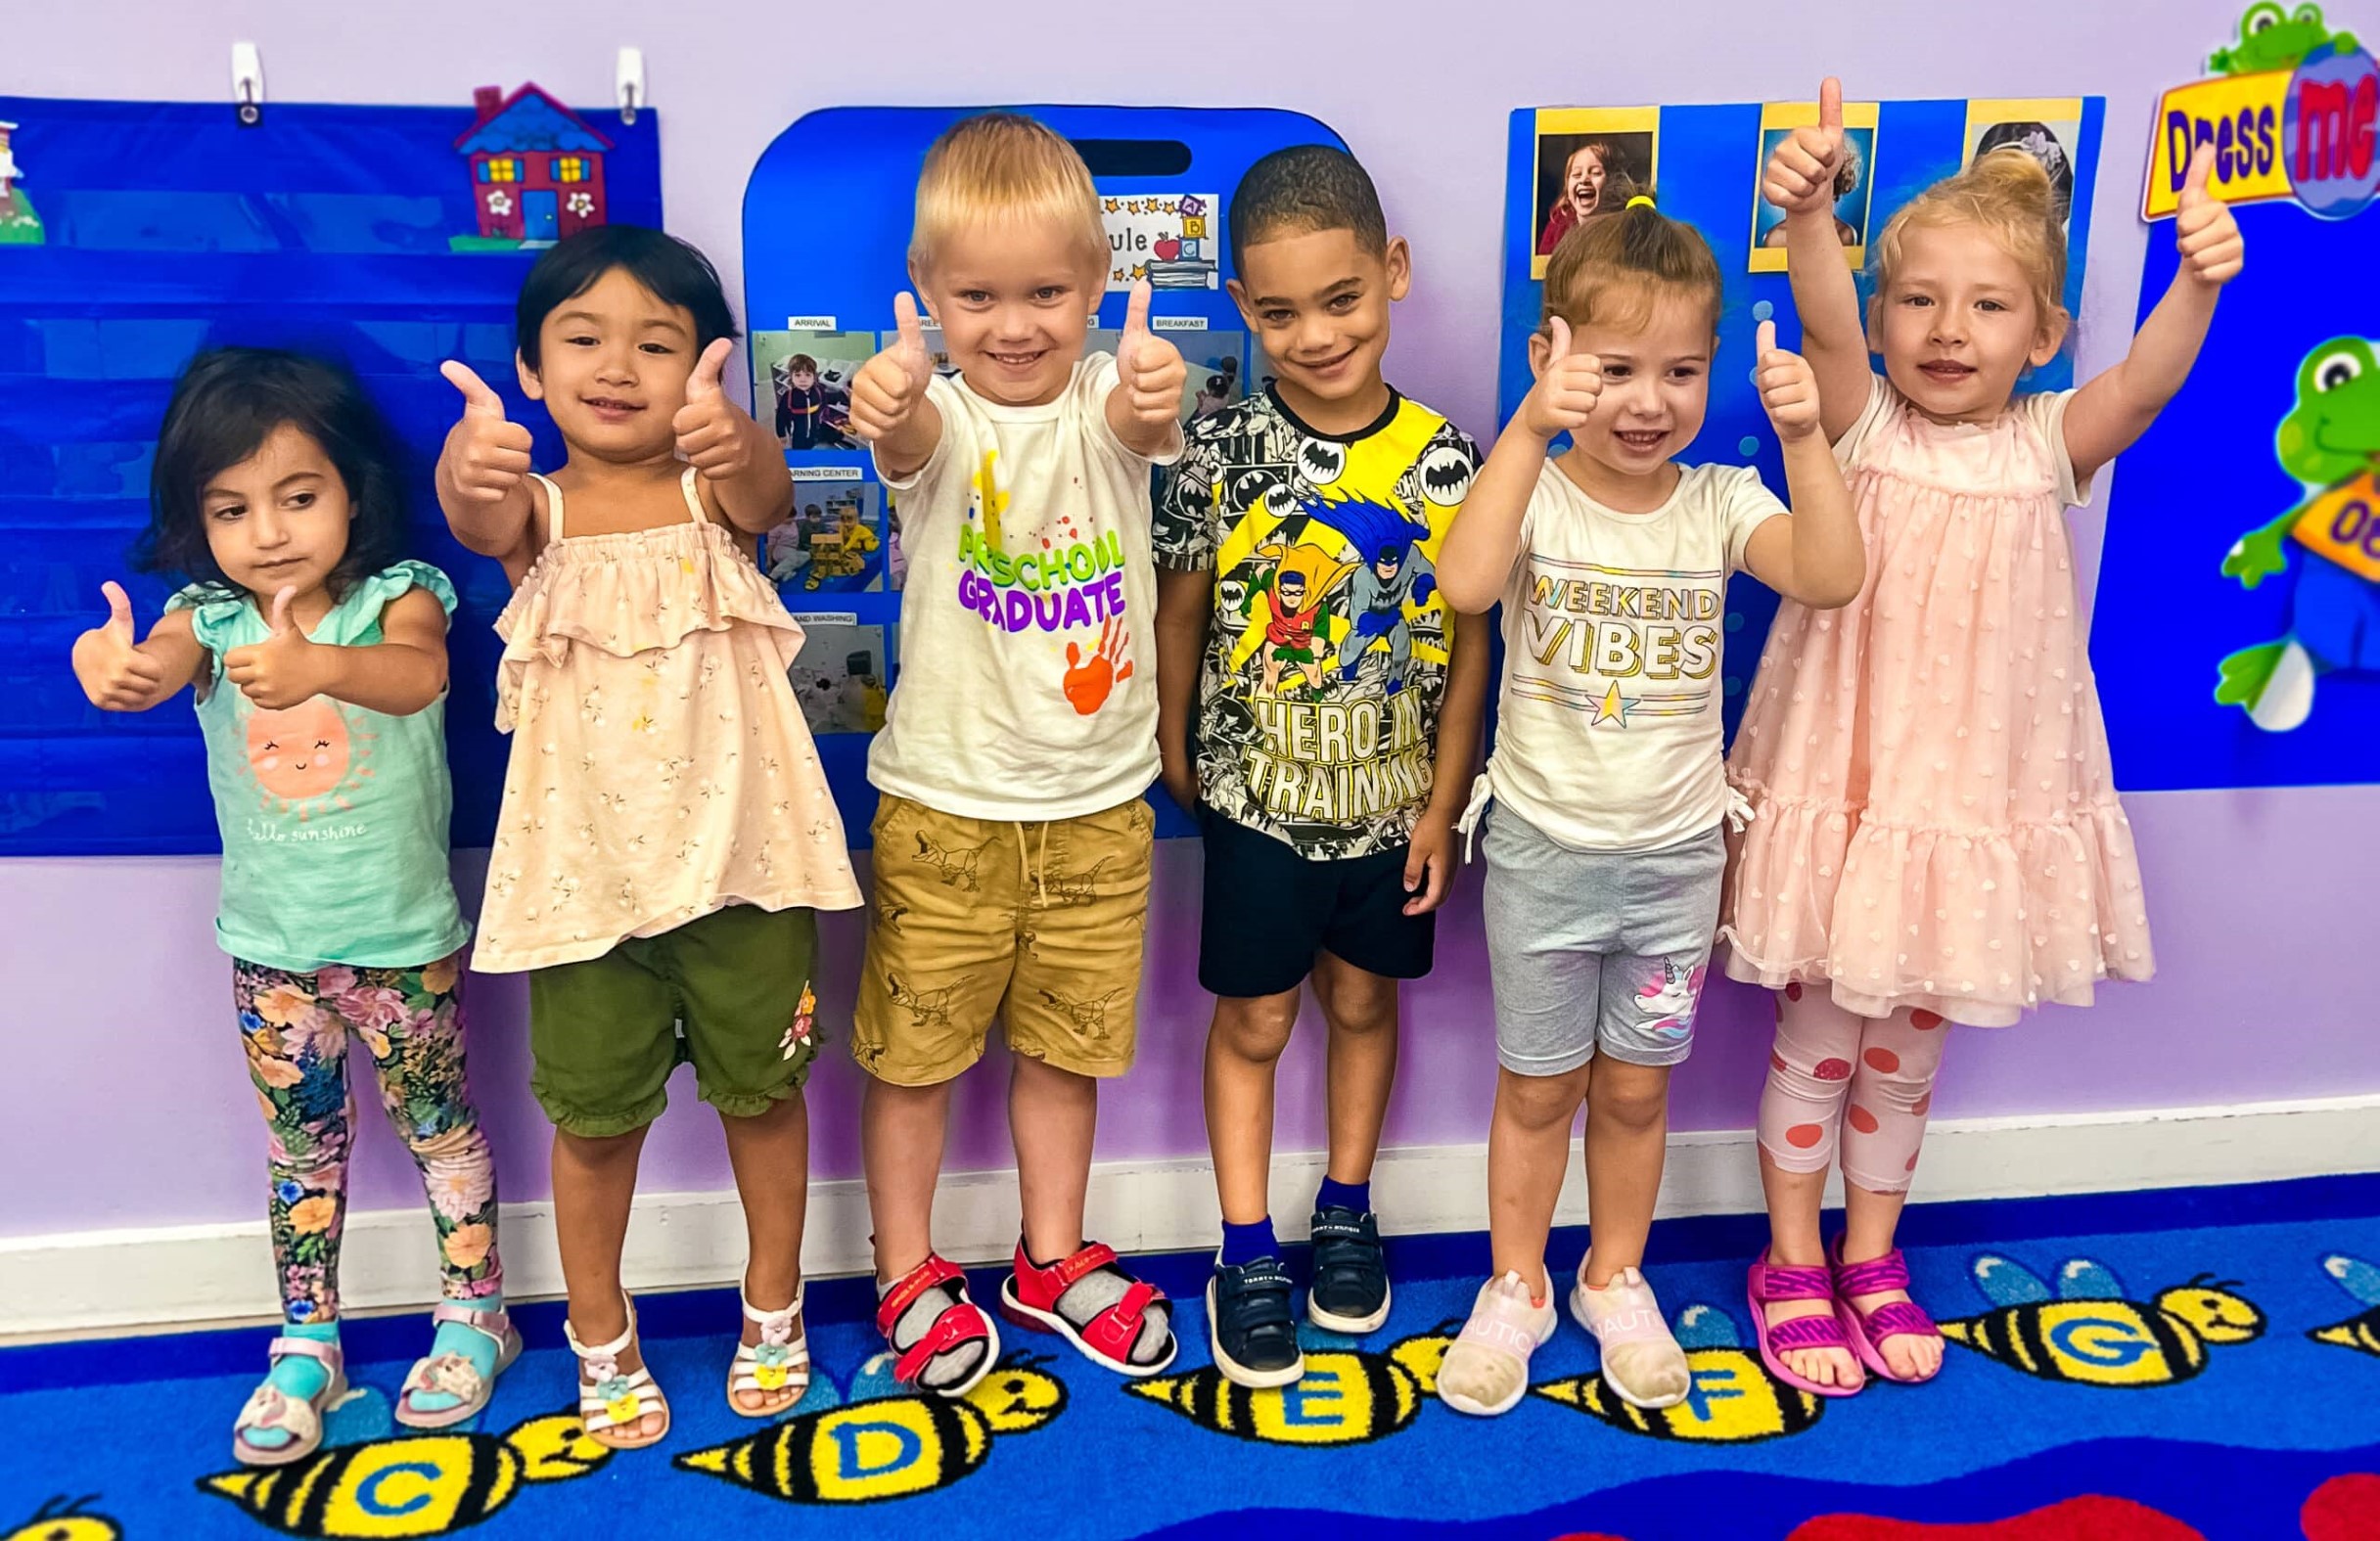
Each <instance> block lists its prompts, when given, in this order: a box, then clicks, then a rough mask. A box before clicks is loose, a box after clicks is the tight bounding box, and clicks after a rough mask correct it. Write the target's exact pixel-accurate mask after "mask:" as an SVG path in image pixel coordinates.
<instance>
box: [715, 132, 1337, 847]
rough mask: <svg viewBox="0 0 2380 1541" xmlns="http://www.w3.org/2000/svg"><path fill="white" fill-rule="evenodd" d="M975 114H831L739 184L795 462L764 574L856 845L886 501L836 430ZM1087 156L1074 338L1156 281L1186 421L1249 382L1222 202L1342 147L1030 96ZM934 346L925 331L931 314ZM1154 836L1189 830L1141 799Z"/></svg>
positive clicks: (865, 814)
mask: <svg viewBox="0 0 2380 1541" xmlns="http://www.w3.org/2000/svg"><path fill="white" fill-rule="evenodd" d="M980 111H983V109H979V108H836V109H831V110H828V111H825V112H818V113H809V114H807V115H806V116H803V117H802V118H801V119H800V120H799V121H797V122H796V123H794V125H793V126H792V127H790V128H788V129H786V131H785V132H784V133H782V134H780V135H778V136H777V139H776V142H775V143H773V144H771V145H770V146H769V148H768V150H767V152H766V153H765V154H763V155H762V156H761V158H760V163H759V164H758V165H757V166H756V167H755V168H754V170H753V174H752V181H751V183H750V184H749V185H748V186H747V187H746V189H745V193H744V274H745V325H746V326H747V328H748V329H749V330H750V333H751V358H752V364H753V403H754V411H755V415H756V416H757V417H758V418H759V420H760V421H761V423H763V424H764V425H773V426H774V427H775V429H776V431H777V434H778V437H779V439H780V441H781V442H783V443H784V445H785V446H786V460H787V462H788V464H789V465H791V466H792V468H793V474H794V478H795V490H796V496H795V500H794V520H793V521H792V522H791V523H789V524H788V525H786V526H785V527H784V528H782V529H780V530H778V531H776V532H774V533H772V534H771V535H770V536H769V538H768V540H767V541H766V542H765V543H764V544H763V546H762V551H761V562H762V566H763V567H764V568H765V569H766V570H767V571H768V572H769V573H770V574H771V576H773V577H775V578H776V579H777V582H778V590H779V592H780V593H781V594H782V595H783V596H784V598H785V603H786V605H787V607H788V608H789V609H791V610H792V611H793V612H795V614H796V615H797V616H798V617H799V618H800V619H801V623H802V626H803V628H804V631H805V633H806V640H805V642H804V644H803V647H802V652H801V657H800V658H798V659H797V660H796V662H795V664H794V677H795V678H794V683H795V690H796V693H797V695H799V696H800V697H801V701H802V703H803V709H804V712H805V713H806V715H807V716H808V718H809V722H810V729H811V732H812V734H813V735H815V737H816V739H817V743H818V754H819V758H820V760H821V761H822V762H823V763H824V765H825V766H826V770H827V777H828V780H829V782H830V784H831V785H832V786H833V787H834V789H835V798H836V802H837V804H838V805H839V806H840V808H841V809H842V812H843V820H844V826H845V828H846V829H847V830H848V831H849V832H850V834H851V838H852V840H853V842H854V843H864V842H865V840H866V838H867V830H868V826H869V823H870V821H871V819H872V818H873V817H874V812H875V793H873V792H872V791H871V790H870V788H869V786H868V781H867V752H868V742H869V738H870V736H871V735H872V734H873V733H874V731H875V730H876V729H877V728H879V727H881V726H882V725H883V723H884V709H885V701H886V697H887V694H888V693H889V691H890V690H891V689H892V687H893V684H894V683H895V680H896V676H897V673H898V661H897V660H898V655H899V622H900V606H901V583H902V580H903V577H904V575H905V568H906V563H905V561H904V559H903V557H902V554H901V551H900V532H899V510H898V508H897V506H896V503H895V502H894V501H893V500H890V499H888V498H887V496H886V489H885V488H884V486H883V485H882V484H881V483H879V482H878V481H877V480H876V476H875V472H874V470H873V468H872V467H871V466H870V464H869V461H868V456H867V452H866V450H865V449H864V448H862V447H860V446H859V445H858V444H857V441H856V440H854V439H852V438H851V437H850V436H849V435H848V433H847V431H846V430H847V419H846V416H845V414H846V410H847V404H848V400H849V385H850V378H851V376H852V375H853V374H855V373H856V372H857V371H858V368H859V366H860V365H861V364H863V363H865V362H866V361H867V359H868V357H869V356H870V355H871V354H873V353H874V352H875V351H876V350H877V348H878V347H879V346H880V345H882V343H883V342H884V341H887V340H890V337H891V334H892V332H893V295H896V294H897V293H899V292H900V291H902V290H904V289H907V288H908V287H909V279H908V249H909V226H910V217H909V215H910V207H911V201H912V194H913V192H914V189H915V188H916V185H917V175H918V170H919V168H920V166H922V165H923V163H924V161H925V156H926V151H927V148H928V147H929V146H931V145H932V144H933V142H934V140H935V138H936V137H937V136H938V135H939V134H940V133H941V132H942V130H943V129H945V128H948V127H949V126H950V125H951V124H952V123H954V122H956V121H958V120H959V119H960V118H962V117H965V116H968V115H970V114H972V113H976V112H980ZM1015 111H1018V112H1024V113H1030V114H1031V115H1032V116H1034V117H1036V118H1039V119H1040V120H1041V121H1043V122H1045V123H1047V124H1049V126H1050V127H1052V128H1054V129H1056V130H1057V131H1058V132H1059V133H1061V134H1064V135H1065V136H1066V137H1067V138H1068V139H1070V140H1072V141H1073V142H1074V143H1075V145H1076V148H1077V149H1078V150H1080V151H1081V152H1082V155H1083V159H1084V160H1085V161H1086V162H1087V163H1088V164H1089V166H1090V168H1091V173H1092V178H1093V180H1094V181H1095V182H1096V184H1097V185H1098V188H1099V192H1100V195H1101V198H1102V200H1103V202H1104V204H1105V214H1106V219H1107V225H1108V237H1109V242H1110V245H1111V247H1112V248H1113V249H1114V251H1115V258H1114V262H1115V265H1114V267H1113V268H1112V269H1111V271H1110V273H1109V282H1108V294H1107V297H1106V299H1105V301H1104V302H1103V303H1102V305H1101V307H1100V321H1099V324H1098V326H1097V327H1095V328H1094V329H1093V330H1092V332H1091V335H1090V340H1089V342H1088V346H1089V347H1091V348H1094V349H1099V348H1105V349H1109V350H1113V349H1114V347H1115V343H1116V339H1117V337H1118V336H1119V335H1120V333H1121V328H1122V325H1123V309H1124V297H1125V291H1126V290H1128V289H1129V288H1130V287H1131V285H1132V283H1133V282H1134V281H1136V280H1138V279H1142V278H1146V279H1147V280H1148V281H1149V282H1150V284H1151V285H1152V286H1153V288H1154V289H1155V291H1156V295H1155V299H1154V303H1153V305H1152V310H1151V317H1150V324H1151V326H1152V327H1153V328H1154V329H1156V330H1158V331H1160V332H1164V333H1166V334H1167V337H1168V338H1169V339H1170V340H1172V341H1173V343H1174V344H1175V345H1176V346H1178V347H1179V348H1180V349H1181V351H1182V357H1183V359H1184V361H1185V362H1187V363H1188V365H1189V379H1188V381H1187V383H1186V384H1185V385H1184V387H1183V392H1182V415H1183V417H1184V418H1185V419H1191V418H1195V417H1198V416H1201V415H1203V414H1205V413H1207V412H1211V411H1214V410H1218V409H1220V408H1221V407H1224V406H1227V405H1229V404H1230V403H1231V402H1233V401H1236V400H1239V399H1240V398H1242V397H1243V396H1245V395H1246V394H1247V393H1248V391H1249V390H1250V389H1252V388H1258V387H1260V385H1262V383H1263V379H1264V370H1265V366H1264V360H1263V358H1262V357H1261V355H1260V354H1259V353H1257V352H1255V351H1254V350H1253V349H1252V347H1251V340H1250V338H1249V335H1248V333H1247V330H1246V328H1245V325H1244V323H1243V322H1242V321H1241V319H1240V315H1239V312H1238V310H1236V309H1235V308H1234V307H1233V305H1232V303H1231V297H1230V296H1229V295H1226V294H1225V293H1224V292H1223V284H1224V283H1225V282H1226V281H1228V280H1229V279H1230V278H1231V276H1232V272H1231V264H1230V256H1229V253H1228V252H1227V251H1226V249H1225V243H1224V241H1223V229H1224V217H1225V211H1224V204H1225V202H1226V201H1227V200H1228V199H1229V198H1230V196H1231V193H1232V191H1233V190H1234V189H1235V188H1237V187H1238V186H1239V183H1240V178H1241V176H1242V175H1243V174H1245V173H1246V171H1247V170H1248V168H1249V167H1250V166H1252V165H1254V164H1255V163H1256V162H1257V161H1258V160H1259V159H1262V158H1263V157H1264V156H1266V155H1269V154H1270V153H1271V152H1273V151H1275V150H1280V149H1284V148H1286V147H1288V146H1291V145H1302V144H1330V145H1338V144H1340V143H1341V141H1340V139H1339V136H1338V135H1336V134H1334V133H1333V132H1331V130H1330V129H1329V128H1327V127H1326V126H1324V125H1323V124H1321V123H1319V122H1317V121H1315V120H1314V119H1313V118H1310V117H1306V116H1304V115H1303V114H1301V113H1286V112H1276V111H1271V110H1267V109H1194V108H1123V107H1030V108H1019V109H1015ZM926 340H927V345H928V347H929V349H933V348H934V347H935V344H936V342H937V340H938V335H937V333H936V330H935V329H934V328H933V327H932V326H928V328H927V330H926ZM1151 802H1152V804H1153V805H1154V806H1155V807H1156V809H1157V814H1158V833H1159V834H1160V835H1161V836H1166V835H1190V834H1194V833H1196V828H1195V826H1193V825H1192V824H1191V823H1190V822H1189V820H1187V819H1186V818H1184V817H1183V816H1182V815H1181V813H1180V811H1179V810H1178V809H1176V808H1175V807H1174V806H1173V804H1172V801H1171V799H1169V798H1167V797H1163V796H1156V797H1153V798H1152V799H1151Z"/></svg>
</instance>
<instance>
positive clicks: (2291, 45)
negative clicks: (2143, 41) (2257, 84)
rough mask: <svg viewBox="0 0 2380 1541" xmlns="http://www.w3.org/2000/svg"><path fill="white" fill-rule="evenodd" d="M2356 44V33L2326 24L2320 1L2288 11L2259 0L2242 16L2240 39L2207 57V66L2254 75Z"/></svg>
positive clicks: (2292, 66) (2217, 70)
mask: <svg viewBox="0 0 2380 1541" xmlns="http://www.w3.org/2000/svg"><path fill="white" fill-rule="evenodd" d="M2355 47H2356V39H2355V34H2354V33H2352V32H2337V33H2333V32H2332V31H2330V30H2329V29H2328V28H2327V27H2325V26H2324V25H2323V24H2322V8H2321V7H2320V6H2318V5H2302V6H2299V7H2298V8H2297V9H2296V10H2295V11H2284V10H2282V9H2281V8H2280V7H2279V6H2278V5H2275V4H2273V3H2272V0H2258V3H2257V4H2255V5H2252V6H2250V7H2249V8H2248V14H2247V15H2245V16H2243V17H2241V18H2240V19H2239V41H2238V42H2237V43H2235V44H2234V45H2232V46H2231V47H2229V48H2219V49H2217V50H2216V51H2215V53H2214V55H2213V56H2212V57H2211V58H2209V59H2208V60H2207V68H2209V69H2211V70H2213V71H2214V72H2215V73H2217V74H2219V75H2253V74H2259V73H2261V72H2263V71H2265V70H2267V69H2295V68H2297V67H2298V66H2300V65H2302V64H2304V63H2305V62H2306V61H2307V60H2308V59H2309V58H2310V57H2311V56H2313V55H2315V54H2319V53H2326V52H2330V51H2333V50H2335V51H2337V52H2339V53H2343V54H2344V53H2349V52H2352V51H2353V50H2354V48H2355Z"/></svg>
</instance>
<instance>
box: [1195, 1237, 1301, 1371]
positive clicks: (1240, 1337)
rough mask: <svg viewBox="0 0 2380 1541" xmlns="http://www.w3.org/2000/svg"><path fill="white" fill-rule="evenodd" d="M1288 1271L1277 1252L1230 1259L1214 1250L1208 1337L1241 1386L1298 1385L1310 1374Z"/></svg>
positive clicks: (1218, 1360)
mask: <svg viewBox="0 0 2380 1541" xmlns="http://www.w3.org/2000/svg"><path fill="white" fill-rule="evenodd" d="M1289 1295H1290V1286H1289V1273H1288V1271H1287V1270H1286V1269H1284V1268H1283V1267H1282V1266H1281V1259H1279V1258H1278V1257H1259V1258H1257V1259H1256V1260H1255V1261H1253V1262H1246V1263H1240V1264H1237V1265H1231V1264H1226V1263H1225V1262H1224V1261H1223V1260H1222V1254H1221V1253H1220V1252H1218V1253H1216V1254H1215V1263H1214V1277H1213V1278H1212V1279H1210V1280H1208V1281H1207V1337H1208V1340H1209V1341H1210V1342H1212V1343H1213V1345H1214V1364H1215V1368H1216V1369H1218V1370H1220V1371H1222V1372H1223V1378H1224V1379H1225V1380H1227V1381H1230V1382H1233V1383H1235V1384H1238V1385H1246V1386H1255V1387H1258V1388H1259V1389H1260V1388H1262V1387H1264V1386H1268V1385H1295V1384H1296V1383H1297V1382H1298V1381H1299V1380H1300V1379H1301V1378H1303V1377H1304V1374H1305V1356H1304V1354H1303V1353H1301V1352H1299V1350H1298V1325H1297V1322H1296V1321H1295V1319H1294V1316H1293V1313H1292V1312H1291V1310H1290V1308H1289Z"/></svg>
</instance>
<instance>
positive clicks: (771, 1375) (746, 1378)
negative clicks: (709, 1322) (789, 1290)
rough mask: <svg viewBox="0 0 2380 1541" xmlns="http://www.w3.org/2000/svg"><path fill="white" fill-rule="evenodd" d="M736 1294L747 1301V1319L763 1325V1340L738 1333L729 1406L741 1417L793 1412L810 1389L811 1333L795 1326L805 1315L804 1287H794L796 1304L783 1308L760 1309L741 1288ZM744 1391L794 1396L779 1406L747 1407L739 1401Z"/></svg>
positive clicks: (730, 1373)
mask: <svg viewBox="0 0 2380 1541" xmlns="http://www.w3.org/2000/svg"><path fill="white" fill-rule="evenodd" d="M736 1295H737V1298H738V1299H740V1300H742V1301H743V1305H744V1319H745V1320H746V1321H748V1322H757V1323H758V1324H759V1326H760V1340H759V1341H758V1342H756V1343H747V1342H743V1341H741V1340H740V1338H741V1337H742V1335H741V1334H739V1335H738V1337H739V1341H738V1342H737V1343H736V1356H735V1358H733V1359H732V1360H730V1361H728V1365H727V1405H728V1407H729V1408H731V1409H733V1410H734V1412H735V1415H736V1416H737V1417H738V1418H775V1417H777V1416H779V1415H780V1414H783V1413H788V1412H791V1411H792V1410H793V1408H794V1406H795V1404H796V1403H799V1402H800V1401H801V1398H802V1397H803V1396H804V1395H805V1394H807V1392H808V1391H809V1388H810V1342H809V1333H808V1331H807V1330H806V1328H805V1327H797V1326H796V1325H795V1323H796V1322H797V1320H798V1319H799V1318H800V1317H801V1286H800V1285H796V1286H795V1287H794V1303H793V1304H791V1305H789V1306H787V1307H786V1308H785V1309H784V1310H782V1311H763V1310H760V1309H758V1308H757V1307H755V1305H754V1304H753V1303H752V1300H751V1298H750V1297H749V1296H747V1295H745V1293H744V1292H743V1291H741V1290H738V1291H737V1292H736ZM743 1391H757V1392H760V1393H762V1394H763V1395H774V1394H775V1393H777V1392H779V1391H791V1392H792V1393H793V1396H792V1398H791V1400H789V1401H786V1402H785V1403H783V1404H781V1405H779V1406H775V1407H746V1406H745V1405H744V1404H743V1403H741V1402H739V1401H737V1400H736V1394H737V1393H738V1392H743Z"/></svg>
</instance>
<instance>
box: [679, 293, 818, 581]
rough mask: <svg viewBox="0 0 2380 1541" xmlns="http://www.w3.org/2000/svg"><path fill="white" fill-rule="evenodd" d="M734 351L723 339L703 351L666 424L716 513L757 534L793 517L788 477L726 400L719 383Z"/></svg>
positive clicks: (776, 452) (756, 429)
mask: <svg viewBox="0 0 2380 1541" xmlns="http://www.w3.org/2000/svg"><path fill="white" fill-rule="evenodd" d="M734 351H735V344H734V343H733V342H730V341H728V340H726V339H725V338H718V339H716V340H713V341H712V342H711V344H710V346H709V348H707V349H705V350H704V353H703V357H702V359H701V360H700V361H699V362H698V363H697V364H696V365H695V366H694V373H693V374H692V375H691V376H689V377H687V380H686V404H685V405H684V406H682V407H680V408H678V409H677V416H676V417H674V418H672V419H671V420H670V425H669V426H670V429H671V431H673V432H675V433H676V434H677V452H678V453H679V454H680V455H682V456H684V457H685V459H686V463H687V464H688V465H690V466H692V467H694V469H695V471H696V472H697V473H698V474H699V475H700V476H701V477H702V482H703V487H704V490H706V491H707V492H709V494H710V498H711V501H712V502H713V503H714V504H716V505H717V507H718V510H719V512H720V513H721V514H724V515H726V516H727V519H728V521H729V522H730V523H732V524H734V525H735V526H736V527H737V528H738V529H742V530H749V531H750V532H752V533H753V534H755V535H760V534H765V533H767V532H768V531H769V530H772V529H775V528H776V527H777V526H778V525H780V524H782V523H784V522H785V519H786V516H787V515H789V514H791V513H793V511H794V478H793V475H792V473H791V472H789V471H788V470H787V469H786V465H785V452H784V451H783V450H781V449H779V448H778V447H777V441H776V440H775V439H774V438H771V437H770V436H769V435H768V433H767V432H766V431H763V430H762V429H761V427H760V425H759V424H757V423H755V422H754V421H753V419H752V414H751V413H749V412H746V411H745V410H744V409H743V408H742V407H740V406H737V405H736V404H735V403H734V402H733V401H730V400H728V399H727V392H726V390H725V389H724V388H723V387H722V386H721V385H720V384H719V376H720V373H721V372H722V371H723V370H725V369H726V367H727V359H728V356H729V355H730V354H732V353H733V352H734Z"/></svg>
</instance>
